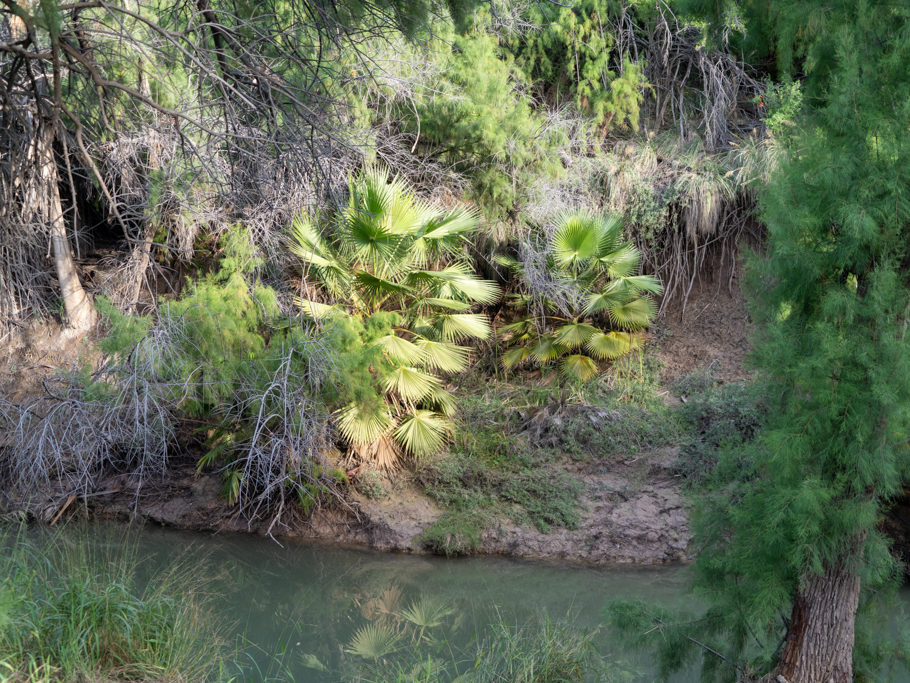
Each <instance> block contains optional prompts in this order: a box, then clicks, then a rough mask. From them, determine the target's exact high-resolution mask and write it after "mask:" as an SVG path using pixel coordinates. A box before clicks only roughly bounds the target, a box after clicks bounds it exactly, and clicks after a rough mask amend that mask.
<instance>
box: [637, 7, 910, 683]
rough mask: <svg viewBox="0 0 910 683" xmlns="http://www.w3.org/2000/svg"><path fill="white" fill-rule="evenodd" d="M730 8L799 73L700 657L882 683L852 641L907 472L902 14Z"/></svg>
mask: <svg viewBox="0 0 910 683" xmlns="http://www.w3.org/2000/svg"><path fill="white" fill-rule="evenodd" d="M704 4H705V5H709V4H710V5H711V7H712V8H713V7H714V3H704ZM731 6H732V5H731ZM728 9H729V8H728ZM735 9H737V10H738V11H740V13H741V16H743V17H745V18H746V20H747V21H748V22H749V23H748V24H747V30H750V31H755V32H757V33H759V34H760V35H774V36H777V42H776V44H775V52H776V57H777V59H778V64H779V68H780V69H781V71H782V73H783V78H784V80H786V79H787V78H788V76H789V75H790V74H798V73H800V72H803V73H805V77H804V79H803V80H802V90H803V93H804V98H803V102H804V107H803V110H802V112H801V115H800V116H799V118H798V124H799V125H798V126H797V127H795V128H794V129H793V130H792V131H791V132H790V133H789V134H788V135H786V136H785V138H786V139H785V140H784V141H783V142H784V149H785V158H784V159H783V160H782V161H781V163H780V166H779V167H778V169H777V170H776V171H775V172H774V173H773V174H772V180H771V183H770V184H769V186H768V187H767V188H766V189H765V190H764V191H763V192H762V193H761V196H760V203H761V215H762V217H763V219H764V221H765V223H766V225H767V229H768V241H767V251H766V253H765V254H763V255H757V256H755V257H754V258H753V260H752V264H751V267H750V273H751V279H750V284H749V290H750V293H751V300H752V309H753V315H754V316H755V319H756V322H757V323H758V333H757V335H756V351H755V354H754V363H755V365H756V367H757V368H758V370H760V371H761V373H762V374H763V375H764V376H765V378H766V380H767V381H768V394H767V398H766V400H767V401H768V405H769V408H770V410H769V415H768V423H767V427H766V429H765V430H764V432H763V433H762V434H761V436H760V437H759V439H758V440H757V441H756V442H755V444H754V446H753V447H751V448H744V449H737V450H736V451H732V452H730V453H728V454H727V455H726V456H725V457H723V458H722V459H721V461H720V463H719V464H718V466H717V469H716V471H715V477H714V481H713V484H714V487H713V489H711V490H710V491H708V492H707V493H706V494H705V495H704V497H703V501H702V505H701V512H700V515H699V518H698V520H697V529H698V534H699V537H700V547H701V548H703V550H702V551H701V555H700V557H699V560H698V563H697V568H698V580H697V581H698V586H699V588H700V590H701V591H702V592H703V594H704V595H706V596H707V598H708V599H709V600H710V601H711V603H712V605H713V607H712V608H711V610H710V611H709V612H708V616H707V618H706V619H705V621H704V622H703V623H702V633H701V634H700V635H699V636H698V637H695V638H693V642H695V641H698V644H700V645H702V646H703V647H705V649H704V652H705V653H706V654H705V661H706V662H709V661H710V662H711V663H713V664H715V665H716V664H723V662H725V661H726V662H730V663H733V664H735V665H737V666H738V667H739V675H741V676H744V675H746V674H747V673H757V674H764V673H768V672H772V673H773V674H774V675H776V676H778V679H777V680H786V681H789V682H790V683H817V682H821V681H834V682H835V683H841V682H847V681H852V680H854V676H857V677H862V676H868V677H870V678H876V679H879V680H880V678H879V676H878V673H877V672H878V671H879V669H878V667H879V666H880V665H881V663H882V656H883V653H882V652H881V648H880V644H879V643H875V644H873V643H865V642H863V640H862V632H855V629H854V624H855V620H856V618H857V616H858V615H859V616H861V615H862V614H863V612H864V611H865V609H866V608H867V607H869V606H870V604H871V601H872V600H873V598H874V596H875V595H876V593H877V592H878V591H877V590H876V589H878V588H881V587H882V586H883V585H885V584H887V583H888V582H889V580H890V579H892V577H894V576H895V575H896V574H897V572H896V571H895V570H896V567H895V561H894V559H893V558H892V557H891V556H890V554H889V552H888V546H887V542H886V540H885V539H884V538H883V537H882V535H881V533H880V532H879V530H878V528H877V524H878V521H879V519H880V517H881V515H882V512H883V510H884V508H885V507H886V506H887V505H888V503H889V501H890V500H891V499H892V498H893V497H894V496H895V495H897V494H899V493H900V492H901V491H902V488H903V484H904V483H905V482H906V481H907V477H908V474H910V442H908V440H907V436H908V434H910V334H908V332H910V147H908V145H907V139H906V132H907V130H908V126H910V107H908V102H910V79H908V78H907V71H906V64H907V61H908V59H910V38H908V36H910V31H908V29H910V10H908V8H907V7H906V6H904V5H900V4H891V3H875V2H870V3H854V2H833V3H832V2H824V3H822V2H813V1H810V2H780V3H774V4H773V9H771V8H770V6H769V5H768V4H767V3H760V2H754V3H753V2H743V3H741V6H740V7H737V8H735ZM646 621H647V619H646ZM651 623H652V625H653V623H654V622H653V621H652V622H651ZM665 625H666V621H665V620H664V619H661V620H660V621H659V622H658V630H665V629H664V627H665ZM693 629H695V627H694V626H693V627H690V628H689V629H688V631H689V633H694V630H693ZM671 630H672V629H671ZM683 630H686V627H683ZM668 632H669V631H668ZM725 639H726V640H725ZM670 640H673V641H674V642H676V643H677V644H679V643H680V642H681V641H680V638H678V637H676V636H674V637H673V638H671V639H670ZM706 671H707V673H708V674H714V673H718V674H719V677H720V678H726V679H729V678H730V677H731V676H732V675H735V674H734V670H733V669H731V668H729V667H726V666H723V665H722V666H720V667H718V666H711V667H710V668H708V669H706Z"/></svg>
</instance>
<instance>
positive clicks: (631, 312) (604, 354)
mask: <svg viewBox="0 0 910 683" xmlns="http://www.w3.org/2000/svg"><path fill="white" fill-rule="evenodd" d="M544 249H545V257H544V262H545V268H546V271H547V277H548V278H549V280H550V282H551V284H554V285H556V287H557V288H558V289H559V290H560V291H561V292H562V293H563V296H562V297H561V300H560V302H558V303H557V302H556V301H554V300H553V299H552V298H548V297H546V296H544V297H542V299H543V301H542V303H543V306H544V311H545V314H544V315H543V316H535V315H532V314H531V302H532V296H531V295H530V294H529V293H528V292H524V293H521V294H519V295H518V297H517V301H518V303H519V305H520V306H522V307H524V308H525V310H526V313H525V314H524V315H522V316H521V317H520V318H518V319H517V320H516V321H514V322H512V323H510V324H508V325H505V326H503V327H502V328H500V333H501V334H502V335H503V336H504V337H506V339H507V343H508V344H509V346H510V348H509V349H508V351H506V353H505V354H504V355H503V364H504V365H505V366H506V368H513V367H515V366H517V365H519V364H520V363H523V362H525V361H528V360H531V361H533V362H535V363H537V364H538V365H546V364H549V363H551V362H554V361H556V360H557V359H558V360H559V367H560V371H561V373H562V375H563V376H564V377H566V378H567V379H577V380H581V381H587V380H589V379H591V378H593V377H595V376H596V375H597V374H598V361H603V360H608V359H613V358H618V357H619V356H622V355H623V354H626V353H628V352H629V351H631V350H632V349H634V348H636V347H637V346H638V345H639V343H640V340H641V334H640V331H641V330H642V329H643V328H645V327H647V326H648V325H649V324H650V322H651V320H652V319H653V318H654V315H655V314H656V312H657V309H656V306H655V305H654V302H653V301H652V300H651V298H650V296H648V295H649V294H659V293H660V292H661V291H662V290H663V288H662V287H661V284H660V282H659V281H658V280H657V279H656V278H655V277H652V276H650V275H640V274H638V272H639V269H640V265H641V253H640V252H639V251H638V249H636V248H635V247H634V246H633V245H632V243H631V242H629V241H625V240H623V223H622V219H621V218H619V217H618V216H615V215H597V214H593V213H588V212H574V213H570V214H566V215H564V216H562V217H561V218H560V219H559V220H558V222H557V224H556V226H555V230H554V232H553V235H552V238H551V239H550V240H549V242H548V243H547V244H546V245H545V248H544ZM497 261H498V262H499V263H500V264H502V265H506V266H508V267H510V268H511V269H512V270H514V271H515V272H517V273H518V274H519V275H524V274H525V272H524V270H525V267H524V264H523V263H522V262H520V261H517V260H516V259H512V258H508V257H500V258H498V259H497Z"/></svg>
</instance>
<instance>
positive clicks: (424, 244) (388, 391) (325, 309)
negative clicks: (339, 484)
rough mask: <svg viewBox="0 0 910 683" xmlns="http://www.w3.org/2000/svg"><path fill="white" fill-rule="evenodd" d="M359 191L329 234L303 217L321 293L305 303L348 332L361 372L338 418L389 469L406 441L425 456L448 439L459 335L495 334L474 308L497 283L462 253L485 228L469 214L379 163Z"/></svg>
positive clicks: (356, 185)
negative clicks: (423, 193) (448, 385)
mask: <svg viewBox="0 0 910 683" xmlns="http://www.w3.org/2000/svg"><path fill="white" fill-rule="evenodd" d="M350 195H351V196H350V202H349V205H348V207H347V209H346V210H345V211H342V212H340V213H339V214H338V215H337V216H335V217H334V221H333V222H331V223H330V224H329V227H327V229H326V232H327V235H326V236H323V234H322V233H320V231H319V229H318V228H317V227H316V226H315V225H314V224H313V223H311V222H310V221H309V220H308V219H306V218H305V217H303V216H301V217H299V218H298V219H297V220H296V221H295V222H294V225H293V237H294V243H293V245H292V250H293V251H294V253H295V254H296V255H297V256H299V257H300V258H301V259H302V261H303V262H304V264H305V274H306V275H307V276H309V277H310V278H312V280H313V281H314V282H315V283H317V284H318V286H319V287H320V292H319V294H318V296H319V297H320V298H321V299H322V300H321V301H320V300H317V299H316V298H315V297H310V298H306V299H304V298H299V299H298V300H297V303H298V305H299V306H300V307H301V309H302V311H303V312H304V314H305V315H307V316H309V317H310V318H312V319H314V320H316V321H318V322H320V324H324V325H326V326H327V327H329V328H331V327H336V328H339V329H343V330H345V337H346V338H347V339H349V340H350V346H349V347H348V349H347V350H348V352H349V353H352V354H353V355H352V357H355V358H356V362H357V365H358V366H359V373H360V375H361V378H360V379H359V380H355V381H354V382H352V383H351V386H353V387H354V391H355V395H354V396H352V397H351V398H350V399H349V402H348V403H347V404H346V405H344V406H343V407H342V408H340V410H339V411H338V413H337V423H338V427H339V429H340V431H341V433H342V434H343V435H344V436H345V438H346V439H347V440H348V441H349V442H350V444H351V447H352V448H353V449H354V450H355V451H356V452H358V453H359V454H360V456H361V457H362V458H365V459H370V460H373V461H374V462H375V463H376V465H377V466H378V467H381V468H388V467H390V466H394V464H395V463H396V461H397V452H398V450H399V449H404V450H405V451H407V452H408V453H410V454H411V455H413V456H417V457H419V456H423V455H427V454H430V453H433V452H436V451H438V450H439V449H440V448H441V446H442V445H443V443H444V442H445V439H446V435H447V433H448V431H449V430H450V423H449V421H448V420H447V416H448V415H449V414H450V413H451V412H452V408H453V406H454V401H453V399H452V397H451V395H450V394H449V393H448V392H446V391H445V390H444V389H443V387H442V381H441V379H440V376H439V374H440V373H441V372H456V371H459V370H463V369H464V368H465V367H466V365H467V362H468V354H469V349H468V348H467V347H465V346H463V345H461V344H460V342H462V341H464V340H467V339H483V338H485V337H487V336H489V333H490V325H489V322H488V320H487V318H486V316H485V315H482V314H478V313H472V312H470V309H471V306H472V305H473V304H474V303H483V304H490V303H492V302H493V301H495V300H496V299H497V298H498V296H499V292H498V288H497V287H496V285H495V284H494V283H492V282H490V281H487V280H481V279H479V278H478V277H477V276H476V275H475V274H474V272H473V268H472V267H471V265H470V264H469V263H468V262H467V260H465V258H464V257H463V255H462V250H463V247H464V244H465V238H466V236H468V235H470V234H471V233H473V232H474V231H476V229H477V219H476V217H475V216H474V215H473V214H472V213H470V212H469V211H465V210H453V211H441V210H438V209H436V208H434V207H432V206H430V205H429V204H427V203H425V202H423V201H421V200H419V199H417V197H416V196H415V195H414V194H413V193H412V192H411V190H410V189H408V188H407V186H406V185H405V183H404V181H403V180H401V179H400V178H394V179H390V178H389V174H388V172H387V171H385V170H380V169H378V168H373V169H369V170H367V171H366V172H365V173H364V174H363V175H361V176H360V177H358V178H356V179H355V180H353V181H352V183H351V186H350ZM355 347H356V348H357V350H356V351H355V350H354V349H355ZM348 368H349V369H351V370H352V371H354V372H356V371H357V370H356V368H354V367H352V366H351V365H348ZM364 373H369V374H370V376H371V377H372V380H371V381H366V380H367V378H366V377H365V376H364ZM349 393H350V392H349Z"/></svg>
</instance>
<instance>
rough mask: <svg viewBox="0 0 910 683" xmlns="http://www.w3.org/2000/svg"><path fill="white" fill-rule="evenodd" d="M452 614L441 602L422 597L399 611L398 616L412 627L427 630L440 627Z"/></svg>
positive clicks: (452, 611)
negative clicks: (412, 625)
mask: <svg viewBox="0 0 910 683" xmlns="http://www.w3.org/2000/svg"><path fill="white" fill-rule="evenodd" d="M454 613H455V610H454V609H453V608H452V607H451V606H449V605H447V604H446V603H444V602H442V601H441V600H438V599H436V598H433V597H430V596H424V597H422V598H420V599H419V600H416V601H414V602H412V603H411V604H410V605H408V607H407V608H406V609H403V610H401V612H400V613H399V616H400V617H401V618H402V619H404V620H406V621H409V622H411V623H412V624H414V626H418V627H420V628H421V629H428V628H437V627H439V626H442V624H443V623H444V622H445V620H446V618H447V617H449V616H451V615H452V614H454Z"/></svg>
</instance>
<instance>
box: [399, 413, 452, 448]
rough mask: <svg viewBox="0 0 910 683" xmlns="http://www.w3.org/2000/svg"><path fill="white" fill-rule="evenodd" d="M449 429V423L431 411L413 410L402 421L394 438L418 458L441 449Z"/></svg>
mask: <svg viewBox="0 0 910 683" xmlns="http://www.w3.org/2000/svg"><path fill="white" fill-rule="evenodd" d="M449 428H450V425H449V423H448V422H447V421H446V420H445V419H443V418H442V417H440V416H439V415H438V414H436V413H434V412H433V411H432V410H415V411H414V412H413V413H411V414H409V415H406V416H405V417H404V418H403V419H402V421H401V424H399V425H398V427H397V428H396V429H395V438H397V439H398V441H400V442H401V444H402V445H403V446H404V447H405V448H406V449H407V450H408V452H409V453H411V454H412V455H414V456H416V457H418V458H419V457H422V456H425V455H429V454H430V453H435V452H436V451H438V450H439V449H441V448H442V446H443V444H444V443H445V439H446V435H447V434H448V431H449Z"/></svg>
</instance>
